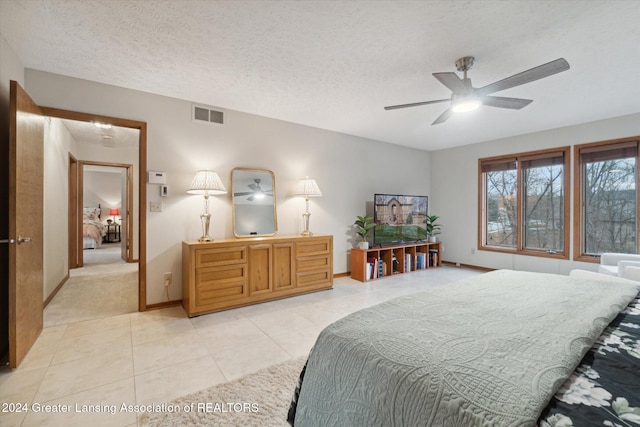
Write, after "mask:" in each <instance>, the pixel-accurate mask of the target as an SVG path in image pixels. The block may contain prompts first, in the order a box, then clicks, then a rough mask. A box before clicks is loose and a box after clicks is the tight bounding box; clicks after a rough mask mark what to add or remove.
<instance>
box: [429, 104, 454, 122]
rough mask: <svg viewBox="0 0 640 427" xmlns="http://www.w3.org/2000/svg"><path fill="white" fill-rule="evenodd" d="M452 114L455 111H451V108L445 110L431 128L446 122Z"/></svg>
mask: <svg viewBox="0 0 640 427" xmlns="http://www.w3.org/2000/svg"><path fill="white" fill-rule="evenodd" d="M452 114H453V110H452V109H451V107H449V108H447V109H446V110H444V113H442V114H440V115H439V116H438V118H437V119H435V120H434V121H433V123H431V126H433V125H437V124H440V123H444V122H446V121H447V120H448V119H449V117H451V115H452Z"/></svg>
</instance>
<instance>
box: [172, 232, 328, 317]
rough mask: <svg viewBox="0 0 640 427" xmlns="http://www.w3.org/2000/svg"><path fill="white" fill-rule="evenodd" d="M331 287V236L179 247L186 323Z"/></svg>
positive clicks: (294, 237)
mask: <svg viewBox="0 0 640 427" xmlns="http://www.w3.org/2000/svg"><path fill="white" fill-rule="evenodd" d="M332 286H333V236H323V235H317V236H315V235H314V236H310V237H302V236H276V237H256V238H249V239H219V240H215V241H213V242H198V241H184V242H182V306H183V307H184V309H185V311H186V312H187V314H188V315H189V317H193V316H197V315H199V314H204V313H209V312H212V311H219V310H226V309H229V308H234V307H241V306H245V305H250V304H256V303H259V302H263V301H269V300H274V299H280V298H286V297H290V296H294V295H299V294H304V293H307V292H313V291H319V290H322V289H330V288H331V287H332Z"/></svg>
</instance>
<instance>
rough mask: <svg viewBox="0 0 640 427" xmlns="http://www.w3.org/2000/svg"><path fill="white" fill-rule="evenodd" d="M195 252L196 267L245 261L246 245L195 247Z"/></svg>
mask: <svg viewBox="0 0 640 427" xmlns="http://www.w3.org/2000/svg"><path fill="white" fill-rule="evenodd" d="M195 252H196V268H201V267H214V266H217V265H229V264H242V263H246V262H247V247H246V246H232V247H221V248H208V249H197V250H196V251H195Z"/></svg>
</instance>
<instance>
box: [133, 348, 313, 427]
mask: <svg viewBox="0 0 640 427" xmlns="http://www.w3.org/2000/svg"><path fill="white" fill-rule="evenodd" d="M304 362H305V358H300V359H295V360H289V361H287V362H284V363H281V364H278V365H274V366H271V367H269V368H266V369H263V370H261V371H258V372H256V373H254V374H250V375H247V376H245V377H243V378H240V379H238V380H235V381H231V382H228V383H224V384H219V385H217V386H214V387H211V388H208V389H205V390H202V391H199V392H197V393H192V394H189V395H187V396H184V397H181V398H179V399H176V400H174V401H172V402H169V403H167V404H164V407H163V408H161V409H163V410H160V411H159V412H153V413H145V414H143V415H142V416H141V417H140V419H139V420H138V422H139V424H138V425H140V426H163V427H164V426H225V427H227V426H237V427H244V426H255V427H258V426H260V427H265V426H273V427H276V426H288V425H289V424H288V423H287V421H286V419H287V412H288V410H289V403H290V402H291V397H292V396H293V391H294V389H295V386H296V382H297V381H298V376H299V375H300V371H301V370H302V367H303V366H304Z"/></svg>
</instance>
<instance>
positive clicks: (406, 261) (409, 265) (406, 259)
mask: <svg viewBox="0 0 640 427" xmlns="http://www.w3.org/2000/svg"><path fill="white" fill-rule="evenodd" d="M411 258H412V257H411V254H404V271H405V272H407V271H411V270H413V265H412V264H413V263H412V262H411Z"/></svg>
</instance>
